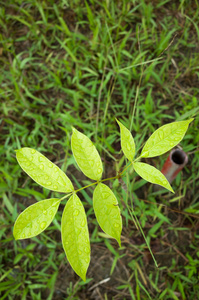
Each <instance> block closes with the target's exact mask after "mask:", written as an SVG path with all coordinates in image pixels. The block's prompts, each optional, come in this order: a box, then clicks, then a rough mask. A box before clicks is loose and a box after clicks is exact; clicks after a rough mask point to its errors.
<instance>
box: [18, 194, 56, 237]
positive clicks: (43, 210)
mask: <svg viewBox="0 0 199 300" xmlns="http://www.w3.org/2000/svg"><path fill="white" fill-rule="evenodd" d="M60 201H61V200H59V199H55V198H52V199H46V200H42V201H40V202H37V203H35V204H33V205H31V206H29V207H28V208H26V209H25V210H24V211H23V212H22V213H21V214H20V215H19V216H18V218H17V220H16V222H15V225H14V230H13V235H14V238H15V240H21V239H27V238H31V237H33V236H36V235H38V234H40V233H41V232H42V231H44V230H45V229H46V228H47V227H48V226H49V225H50V223H51V222H52V220H53V218H54V216H55V214H56V212H57V210H58V207H59V204H60Z"/></svg>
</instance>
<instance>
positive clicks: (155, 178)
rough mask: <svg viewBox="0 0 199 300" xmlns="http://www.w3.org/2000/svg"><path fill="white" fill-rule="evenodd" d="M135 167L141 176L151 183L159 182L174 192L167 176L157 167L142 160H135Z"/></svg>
mask: <svg viewBox="0 0 199 300" xmlns="http://www.w3.org/2000/svg"><path fill="white" fill-rule="evenodd" d="M133 167H134V169H135V171H136V172H137V173H138V174H139V175H140V177H142V178H144V179H145V180H147V181H149V182H151V183H155V184H159V185H161V186H163V187H165V188H166V189H167V190H169V191H171V192H172V193H174V191H173V189H172V187H171V186H170V184H169V182H168V180H167V179H166V177H165V176H164V175H163V174H162V173H161V172H160V171H159V170H158V169H156V168H155V167H153V166H151V165H148V164H145V163H141V162H135V163H134V164H133Z"/></svg>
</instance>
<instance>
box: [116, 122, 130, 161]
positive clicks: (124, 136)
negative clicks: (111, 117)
mask: <svg viewBox="0 0 199 300" xmlns="http://www.w3.org/2000/svg"><path fill="white" fill-rule="evenodd" d="M116 121H117V123H118V125H119V126H120V134H121V147H122V151H123V152H124V155H125V156H126V158H128V160H130V161H131V162H132V161H133V158H134V155H135V142H134V139H133V137H132V134H131V133H130V131H129V130H128V129H127V128H126V127H125V126H124V125H123V124H122V123H120V122H119V121H118V120H117V119H116Z"/></svg>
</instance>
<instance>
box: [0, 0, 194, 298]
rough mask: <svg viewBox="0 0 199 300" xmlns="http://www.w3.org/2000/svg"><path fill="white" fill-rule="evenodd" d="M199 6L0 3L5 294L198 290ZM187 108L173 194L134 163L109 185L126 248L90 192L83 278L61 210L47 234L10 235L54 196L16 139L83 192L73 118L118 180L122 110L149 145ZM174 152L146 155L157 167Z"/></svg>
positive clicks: (186, 293)
mask: <svg viewBox="0 0 199 300" xmlns="http://www.w3.org/2000/svg"><path fill="white" fill-rule="evenodd" d="M198 13H199V5H198V2H197V1H191V2H190V1H163V0H161V1H152V2H149V1H147V0H142V1H136V0H132V1H126V0H123V1H104V0H103V1H94V0H91V1H85V2H82V1H79V0H75V1H66V0H62V1H51V0H49V1H47V0H45V1H42V2H41V1H36V0H34V1H31V0H27V1H26V2H23V1H20V0H17V1H13V0H10V1H6V2H5V1H1V9H0V25H1V28H2V29H1V33H0V66H1V74H0V81H1V85H0V97H1V101H0V108H1V109H0V133H1V135H0V141H1V143H0V154H1V161H0V174H1V176H0V195H1V198H2V203H1V208H0V209H1V212H0V214H1V220H0V222H1V230H0V235H1V248H0V252H1V255H0V265H1V271H0V296H1V299H17V300H18V299H20V300H21V299H48V300H50V299H53V300H56V299H158V300H159V299H164V300H165V299H183V300H184V299H196V298H197V295H198V293H199V288H198V274H197V272H198V267H199V252H198V246H199V244H198V238H199V236H198V216H197V215H196V217H193V216H190V215H189V213H191V214H197V213H198V209H199V207H198V199H199V192H198V190H199V184H198V182H199V180H198V179H199V171H198V170H199V153H198V150H199V149H198V142H199V133H198V125H199V117H198V112H199V107H198V94H199V89H198V76H199V69H198V60H199V54H198V53H199V51H198V50H199V49H198V38H199V22H198ZM190 117H194V118H195V120H194V122H193V124H191V126H190V128H189V131H188V133H187V135H186V136H185V138H184V139H183V141H182V142H181V143H180V146H181V147H182V148H183V150H184V151H185V152H187V153H188V155H189V163H188V164H187V166H186V167H185V169H184V170H183V172H181V173H180V174H179V175H178V176H177V178H176V180H175V181H174V182H173V183H172V186H173V188H174V190H175V195H174V196H171V195H170V194H168V193H167V192H163V191H160V192H154V191H153V188H152V186H151V185H150V184H145V183H144V181H143V180H142V179H140V178H138V177H137V176H135V174H134V173H131V172H130V173H128V174H127V175H126V177H124V178H123V180H122V181H121V182H118V181H117V180H116V181H114V182H112V183H110V184H111V187H112V188H113V190H114V192H115V194H116V195H117V198H118V201H119V203H120V207H121V212H122V218H123V224H124V229H123V232H122V248H121V249H118V248H117V246H116V243H115V242H114V241H112V240H109V239H105V238H104V235H103V233H102V232H101V231H100V229H99V228H98V227H97V223H96V220H95V218H94V213H93V208H92V190H85V191H83V192H82V194H80V197H81V199H82V201H83V203H84V205H85V209H86V212H87V216H88V223H89V231H90V238H91V242H92V245H91V250H92V259H91V266H90V268H89V272H88V279H87V282H86V283H83V282H81V281H80V280H79V279H78V277H77V276H76V275H75V274H74V272H73V271H72V270H71V269H70V267H69V264H68V262H67V261H66V259H65V256H64V253H63V249H62V246H61V238H60V220H61V213H62V208H61V210H60V211H59V212H58V214H57V217H56V219H55V220H54V221H53V223H52V224H51V226H50V227H49V228H48V229H47V230H46V231H45V232H44V233H42V234H41V235H39V236H38V237H35V238H33V239H30V240H24V241H17V242H16V241H14V239H13V235H12V230H13V224H14V222H15V220H16V217H17V216H18V214H19V213H20V212H21V211H22V210H23V209H24V208H26V207H27V206H28V205H30V204H33V203H35V202H36V201H39V200H41V199H46V198H48V197H50V195H51V194H52V193H51V192H50V191H48V190H46V189H42V188H40V187H38V186H37V184H35V183H34V182H33V181H32V180H31V179H27V176H26V175H25V174H24V173H23V172H22V170H21V169H20V167H19V165H18V164H17V162H16V159H15V152H14V150H15V149H18V148H20V147H24V146H29V147H32V148H36V149H37V150H38V151H40V152H42V153H43V154H44V155H46V156H47V157H48V158H49V159H51V160H52V161H53V162H55V163H56V164H57V165H59V166H60V167H61V168H62V170H63V171H64V172H67V175H68V176H69V177H70V178H71V180H72V181H73V183H74V184H75V185H76V187H78V188H80V187H81V186H83V185H86V184H88V180H87V179H86V178H84V177H82V175H81V172H79V171H78V169H77V167H76V164H75V162H74V159H73V157H72V155H71V148H70V134H71V126H74V127H76V128H78V129H79V130H80V131H82V132H83V133H84V134H86V135H88V136H89V137H90V138H91V139H92V140H93V141H94V143H95V144H96V146H97V148H98V150H99V152H100V154H101V157H102V160H103V163H104V168H105V172H104V176H105V177H112V176H114V175H115V173H116V171H118V170H120V169H121V168H122V166H124V160H123V158H122V153H121V151H120V143H119V129H118V126H117V124H116V122H115V118H118V119H119V120H122V121H123V123H124V125H126V126H127V127H128V128H131V131H132V134H133V136H134V137H135V141H136V143H137V144H138V145H139V148H141V147H142V145H143V143H144V141H145V140H146V139H147V138H148V137H149V135H150V134H151V133H152V132H153V131H154V130H155V129H157V128H158V127H159V126H161V125H164V124H166V123H168V122H172V121H175V120H177V121H179V120H185V119H188V118H190ZM166 157H167V155H163V156H161V157H160V158H153V159H150V163H151V164H153V165H154V166H156V167H157V168H159V169H161V167H162V165H163V163H164V161H165V159H166ZM54 194H55V193H53V195H54ZM128 206H130V207H131V208H132V207H133V208H134V213H135V215H136V216H137V218H138V219H139V220H140V224H141V226H142V229H143V231H144V233H145V235H146V236H147V240H148V242H149V243H150V247H151V249H152V252H153V254H154V256H155V258H156V261H157V263H158V266H159V268H158V269H157V268H156V267H155V265H154V262H153V260H152V259H151V256H150V254H149V250H148V248H147V247H146V244H145V242H144V239H143V237H142V235H141V233H140V232H139V231H138V230H137V229H136V227H135V225H134V223H133V221H132V216H131V213H132V211H131V210H129V209H128ZM168 207H169V208H170V209H169V208H168ZM176 210H180V211H182V212H184V214H180V213H178V212H176ZM96 270H98V271H97V272H96ZM108 278H110V280H108ZM104 279H107V281H105V282H103V280H104ZM100 297H101V298H100Z"/></svg>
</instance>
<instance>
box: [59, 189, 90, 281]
mask: <svg viewBox="0 0 199 300" xmlns="http://www.w3.org/2000/svg"><path fill="white" fill-rule="evenodd" d="M61 234H62V244H63V248H64V251H65V253H66V256H67V259H68V261H69V263H70V265H71V267H72V268H73V270H74V271H75V272H76V273H77V274H78V275H79V276H80V277H81V278H82V279H83V280H84V281H85V280H86V272H87V269H88V266H89V263H90V242H89V233H88V225H87V219H86V214H85V210H84V207H83V205H82V202H81V201H80V199H79V197H78V196H77V195H76V194H74V195H72V196H71V197H70V199H69V200H68V202H67V203H66V206H65V208H64V212H63V215H62V221H61Z"/></svg>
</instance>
